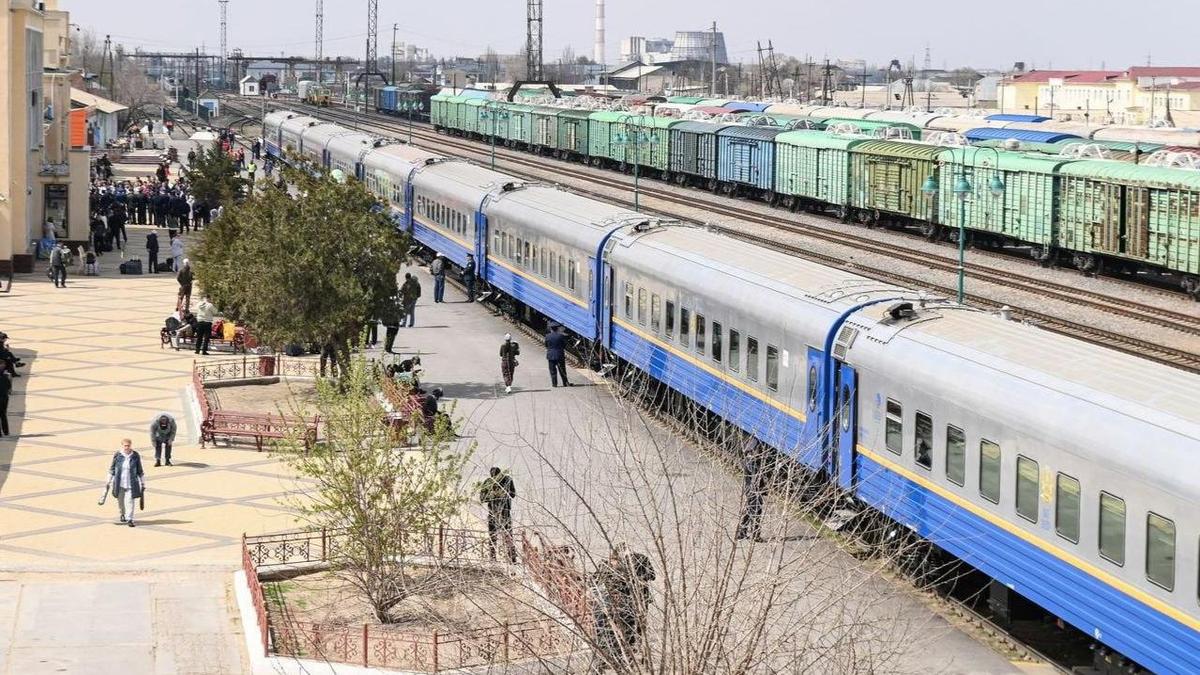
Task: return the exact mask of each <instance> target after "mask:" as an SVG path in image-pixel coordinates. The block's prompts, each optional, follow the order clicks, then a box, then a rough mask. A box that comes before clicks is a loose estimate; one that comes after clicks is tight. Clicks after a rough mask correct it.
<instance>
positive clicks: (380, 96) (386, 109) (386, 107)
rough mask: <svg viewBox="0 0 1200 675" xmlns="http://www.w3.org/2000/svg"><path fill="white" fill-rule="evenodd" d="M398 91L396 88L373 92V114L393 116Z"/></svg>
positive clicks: (380, 89)
mask: <svg viewBox="0 0 1200 675" xmlns="http://www.w3.org/2000/svg"><path fill="white" fill-rule="evenodd" d="M399 91H400V90H399V89H398V88H397V87H391V86H388V87H379V88H378V89H376V90H375V112H380V113H385V114H388V115H395V114H396V109H397V103H398V101H397V99H398V93H399Z"/></svg>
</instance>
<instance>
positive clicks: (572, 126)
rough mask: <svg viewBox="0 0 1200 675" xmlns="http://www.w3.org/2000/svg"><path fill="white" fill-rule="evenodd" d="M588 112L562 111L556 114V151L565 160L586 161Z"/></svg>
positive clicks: (588, 153) (588, 151)
mask: <svg viewBox="0 0 1200 675" xmlns="http://www.w3.org/2000/svg"><path fill="white" fill-rule="evenodd" d="M591 115H592V111H590V110H575V109H570V110H563V111H562V112H560V113H558V149H559V151H560V152H562V153H563V156H564V157H566V158H573V159H587V158H588V157H589V156H590V147H589V145H588V137H589V135H588V132H589V127H588V125H589V119H588V118H590V117H591Z"/></svg>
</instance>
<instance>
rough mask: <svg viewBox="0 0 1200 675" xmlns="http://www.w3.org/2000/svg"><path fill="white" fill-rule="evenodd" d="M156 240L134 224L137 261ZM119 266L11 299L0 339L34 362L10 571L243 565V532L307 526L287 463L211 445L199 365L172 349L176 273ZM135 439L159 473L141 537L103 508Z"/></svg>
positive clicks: (6, 521)
mask: <svg viewBox="0 0 1200 675" xmlns="http://www.w3.org/2000/svg"><path fill="white" fill-rule="evenodd" d="M147 230H148V228H137V227H133V228H130V230H129V235H130V242H129V243H130V244H131V246H132V248H131V251H130V255H141V256H142V257H143V259H144V258H145V248H144V241H145V233H146V231H147ZM160 242H162V243H164V244H165V238H164V236H163V234H162V231H160ZM119 262H120V260H119V259H118V254H116V253H115V252H114V253H108V254H105V255H104V256H103V258H102V275H101V276H98V277H81V276H78V274H76V273H75V270H74V269H71V270H70V273H71V278H70V279H69V280H68V285H67V288H65V289H56V288H55V287H54V285H53V284H52V283H50V281H49V280H48V279H47V278H46V277H45V275H44V273H35V274H33V275H28V276H21V277H18V278H17V279H16V281H15V282H14V284H13V289H12V292H11V293H10V294H8V295H5V296H0V330H3V331H4V332H7V333H8V334H9V337H10V340H11V345H12V347H13V348H14V351H15V352H16V353H17V354H18V355H19V356H20V357H21V358H22V359H23V360H24V361H25V363H26V364H28V365H27V366H26V367H25V368H23V369H20V370H19V371H18V372H20V373H21V374H22V377H20V378H18V379H16V380H14V381H13V384H14V390H13V398H12V399H10V403H9V420H10V424H11V430H12V432H13V436H11V437H6V438H0V570H13V569H19V568H21V567H37V568H42V567H58V566H67V567H72V566H76V565H79V564H81V563H131V562H138V563H150V562H153V563H154V564H155V565H159V564H193V563H219V564H228V565H236V564H237V563H238V561H239V560H240V558H239V553H238V548H237V546H236V544H237V542H238V541H239V539H240V537H241V534H242V532H243V531H244V532H246V533H249V534H257V533H262V532H271V531H278V530H284V529H290V528H292V527H295V526H296V525H295V522H294V519H293V518H292V517H291V516H290V514H289V510H288V509H287V507H286V505H285V504H282V503H280V500H279V499H278V498H279V497H281V496H283V495H284V494H286V493H287V492H288V491H289V490H290V489H292V488H294V487H295V482H294V481H293V480H292V479H291V477H290V473H289V470H288V469H287V467H286V466H285V465H284V464H283V463H282V462H281V461H279V460H278V459H275V458H272V457H270V456H269V455H268V454H267V453H261V454H260V453H257V452H255V451H254V450H253V449H252V448H249V449H247V448H246V447H244V446H243V447H234V448H227V447H224V446H222V447H220V448H213V447H211V446H210V447H209V448H207V449H203V450H202V449H200V447H199V443H198V421H197V420H194V419H192V414H191V412H190V410H189V408H190V406H189V405H188V403H187V396H188V394H187V388H188V386H189V383H190V372H191V365H192V358H193V355H192V354H191V353H190V352H188V351H179V352H176V351H173V350H171V349H170V348H167V349H162V348H160V346H159V337H158V333H159V328H160V327H161V326H162V324H163V320H164V319H165V318H166V316H167V314H168V313H169V312H170V311H171V310H172V309H173V308H174V300H175V293H176V290H177V288H178V285H177V284H176V282H175V278H174V275H173V274H161V275H153V274H146V275H142V276H120V275H118V274H117V264H119ZM198 358H211V359H218V358H234V357H229V356H225V357H221V356H215V355H214V356H212V357H198ZM237 358H240V357H237ZM164 410H165V411H167V412H169V413H171V414H172V415H174V416H175V417H176V420H177V421H178V422H179V427H180V430H179V435H178V437H177V439H176V444H175V449H174V454H173V458H172V459H173V461H174V464H175V466H173V467H166V466H163V467H161V468H155V467H154V466H153V454H154V453H153V448H152V447H151V446H150V445H149V431H148V430H149V425H150V421H151V419H152V418H154V416H155V414H156V413H158V412H160V411H164ZM122 438H130V439H132V440H133V442H134V448H135V449H137V450H138V451H139V452H141V454H142V457H143V461H144V463H145V465H146V471H147V476H146V479H147V492H146V510H145V511H144V512H142V513H139V514H138V516H139V520H138V527H137V528H133V529H131V528H128V527H122V526H119V524H117V523H116V516H117V511H116V504H115V502H114V500H113V499H109V500H108V503H107V504H105V505H104V506H103V507H101V506H98V505H97V504H96V502H97V500H98V499H99V498H100V495H101V493H102V491H103V486H104V484H105V482H106V479H107V475H106V474H107V470H108V464H109V460H110V458H111V456H112V454H113V453H114V452H116V450H117V449H118V448H119V447H120V441H121V439H122Z"/></svg>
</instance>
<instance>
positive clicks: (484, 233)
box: [475, 199, 490, 281]
mask: <svg viewBox="0 0 1200 675" xmlns="http://www.w3.org/2000/svg"><path fill="white" fill-rule="evenodd" d="M486 203H487V200H486V199H485V200H484V204H486ZM487 247H488V217H487V215H486V214H484V212H483V205H482V204H481V205H480V206H479V210H478V211H476V212H475V279H476V280H480V279H482V280H484V281H490V279H488V269H489V265H488V257H487V255H488V248H487Z"/></svg>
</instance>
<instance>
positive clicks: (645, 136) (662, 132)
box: [616, 114, 680, 171]
mask: <svg viewBox="0 0 1200 675" xmlns="http://www.w3.org/2000/svg"><path fill="white" fill-rule="evenodd" d="M679 122H680V120H678V119H672V118H670V117H650V116H647V115H629V114H626V115H624V116H623V119H622V121H621V122H620V123H619V124H618V128H619V129H620V135H619V136H618V137H617V139H616V141H617V143H618V144H620V145H622V146H624V149H625V162H626V163H628V164H631V165H632V164H637V165H638V166H641V167H646V168H650V169H658V170H659V171H666V170H667V168H668V166H669V165H670V163H671V155H670V152H669V150H670V145H671V127H672V126H673V125H675V124H678V123H679Z"/></svg>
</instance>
